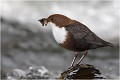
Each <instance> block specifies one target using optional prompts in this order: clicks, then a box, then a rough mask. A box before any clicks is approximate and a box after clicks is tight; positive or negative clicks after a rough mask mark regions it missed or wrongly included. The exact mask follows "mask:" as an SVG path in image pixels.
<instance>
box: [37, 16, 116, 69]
mask: <svg viewBox="0 0 120 80" xmlns="http://www.w3.org/2000/svg"><path fill="white" fill-rule="evenodd" d="M38 21H40V22H41V24H42V26H44V25H47V24H48V23H50V24H51V25H52V32H53V36H54V38H55V40H56V42H57V43H58V44H59V45H60V46H61V47H64V48H65V49H68V50H70V51H74V54H75V56H74V58H73V61H72V63H71V67H73V65H74V62H75V60H76V58H77V56H78V52H80V51H84V52H85V53H84V54H83V56H82V57H81V59H80V60H79V61H78V63H77V64H80V62H81V61H82V60H83V58H84V57H85V56H86V55H87V50H89V49H96V48H100V47H105V46H111V47H113V46H114V45H113V44H111V43H109V42H106V41H104V40H102V39H101V38H99V37H98V36H97V35H95V34H94V33H93V32H92V31H91V30H90V29H89V28H88V27H87V26H85V25H84V24H82V23H80V22H78V21H76V20H73V19H70V18H68V17H66V16H64V15H61V14H53V15H50V16H49V17H48V18H43V19H40V20H38Z"/></svg>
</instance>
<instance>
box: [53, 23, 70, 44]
mask: <svg viewBox="0 0 120 80" xmlns="http://www.w3.org/2000/svg"><path fill="white" fill-rule="evenodd" d="M51 26H52V31H53V36H54V38H55V40H56V41H57V43H59V44H62V43H64V42H65V41H66V39H67V33H68V31H66V30H65V28H64V27H61V28H59V27H58V26H56V25H55V24H53V23H51Z"/></svg>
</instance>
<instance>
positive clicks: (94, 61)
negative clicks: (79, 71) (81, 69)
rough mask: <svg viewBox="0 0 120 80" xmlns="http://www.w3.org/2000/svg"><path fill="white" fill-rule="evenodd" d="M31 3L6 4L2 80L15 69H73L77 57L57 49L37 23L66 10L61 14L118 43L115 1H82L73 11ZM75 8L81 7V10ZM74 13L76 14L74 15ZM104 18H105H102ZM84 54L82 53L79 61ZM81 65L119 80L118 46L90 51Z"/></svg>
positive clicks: (75, 5)
mask: <svg viewBox="0 0 120 80" xmlns="http://www.w3.org/2000/svg"><path fill="white" fill-rule="evenodd" d="M31 3H32V2H15V1H14V2H12V3H11V2H4V4H3V7H4V8H3V9H2V16H1V27H2V28H1V34H2V35H1V48H2V49H1V64H2V66H1V71H2V77H3V76H5V74H6V73H7V72H10V71H11V70H13V69H18V68H19V69H22V70H26V69H28V67H30V66H45V67H46V68H47V69H49V70H51V71H54V72H62V71H64V70H65V69H67V68H68V67H69V66H70V64H71V61H72V59H73V56H74V55H73V52H70V51H67V50H65V49H63V48H61V47H60V46H58V45H57V43H56V42H55V40H54V39H53V36H52V32H51V31H50V28H48V27H46V28H40V27H41V24H39V22H37V20H38V19H39V18H42V17H46V16H47V15H50V14H52V13H56V12H59V10H62V9H64V10H63V11H61V12H60V13H63V14H67V13H69V14H68V15H69V16H71V17H72V18H75V19H77V20H79V21H82V22H85V23H87V25H88V26H94V27H89V28H90V29H92V30H93V31H94V32H95V33H96V34H97V35H99V36H101V37H102V38H103V39H105V40H107V41H110V42H111V43H113V44H117V45H118V44H119V42H118V41H119V40H118V38H119V37H118V32H119V31H118V21H117V20H118V18H117V17H118V14H117V12H116V13H115V12H114V11H117V8H116V5H115V3H116V2H112V1H111V2H109V1H108V2H106V3H104V2H102V1H98V2H89V1H87V2H80V6H79V3H78V2H69V4H70V5H71V6H74V7H71V9H69V8H68V6H65V4H66V3H67V2H60V3H57V2H50V3H49V2H42V1H40V2H39V3H38V2H34V3H35V4H36V5H33V4H31ZM73 3H74V4H73ZM11 4H14V5H11ZM15 4H16V5H15ZM97 4H99V5H97ZM47 5H48V6H47ZM60 5H62V7H60ZM86 5H88V6H89V7H87V6H86ZM30 6H31V7H30ZM103 6H104V7H107V8H104V7H103ZM114 6H115V7H114ZM75 7H79V9H78V8H75ZM111 7H114V8H111ZM84 9H86V10H84ZM98 9H99V11H98ZM115 9H116V10H115ZM47 10H48V11H47ZM71 10H74V12H73V13H72V11H71ZM89 10H90V13H89ZM13 11H14V12H13ZM87 11H88V12H87ZM64 12H65V13H64ZM108 12H109V14H108ZM79 13H80V14H79ZM99 13H101V15H102V16H101V15H100V14H99ZM73 14H74V16H73ZM78 14H79V15H81V16H80V17H81V20H80V19H79V18H77V15H78ZM85 15H87V16H85ZM94 15H95V16H94ZM103 17H104V19H102V18H103ZM87 18H88V19H87ZM113 20H114V21H113ZM101 23H102V24H101ZM103 24H104V25H103ZM48 26H49V25H48ZM95 26H101V27H95ZM113 26H115V27H113ZM110 33H111V34H110ZM82 54H83V53H82V52H80V54H79V55H80V56H79V58H80V57H81V56H82ZM79 58H78V59H79ZM78 59H77V60H78ZM82 63H83V64H91V65H94V66H95V67H97V68H99V70H100V71H101V72H102V73H103V74H104V75H105V76H106V77H107V78H108V79H117V78H119V47H114V48H113V47H111V48H110V47H107V48H100V49H96V50H90V51H89V52H88V55H87V56H86V57H85V59H84V60H83V62H82Z"/></svg>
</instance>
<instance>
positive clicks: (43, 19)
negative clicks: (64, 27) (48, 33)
mask: <svg viewBox="0 0 120 80" xmlns="http://www.w3.org/2000/svg"><path fill="white" fill-rule="evenodd" d="M38 21H39V22H40V23H41V24H42V26H44V25H45V26H47V24H48V21H47V19H46V18H42V19H39V20H38Z"/></svg>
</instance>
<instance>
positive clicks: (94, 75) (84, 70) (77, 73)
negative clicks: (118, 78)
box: [59, 64, 105, 80]
mask: <svg viewBox="0 0 120 80" xmlns="http://www.w3.org/2000/svg"><path fill="white" fill-rule="evenodd" d="M59 79H60V80H61V79H105V77H104V76H103V75H102V74H101V72H100V71H99V70H98V69H96V68H95V67H94V66H93V65H89V64H80V65H75V66H74V67H72V68H69V69H68V70H66V71H64V72H63V73H61V76H60V77H59Z"/></svg>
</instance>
